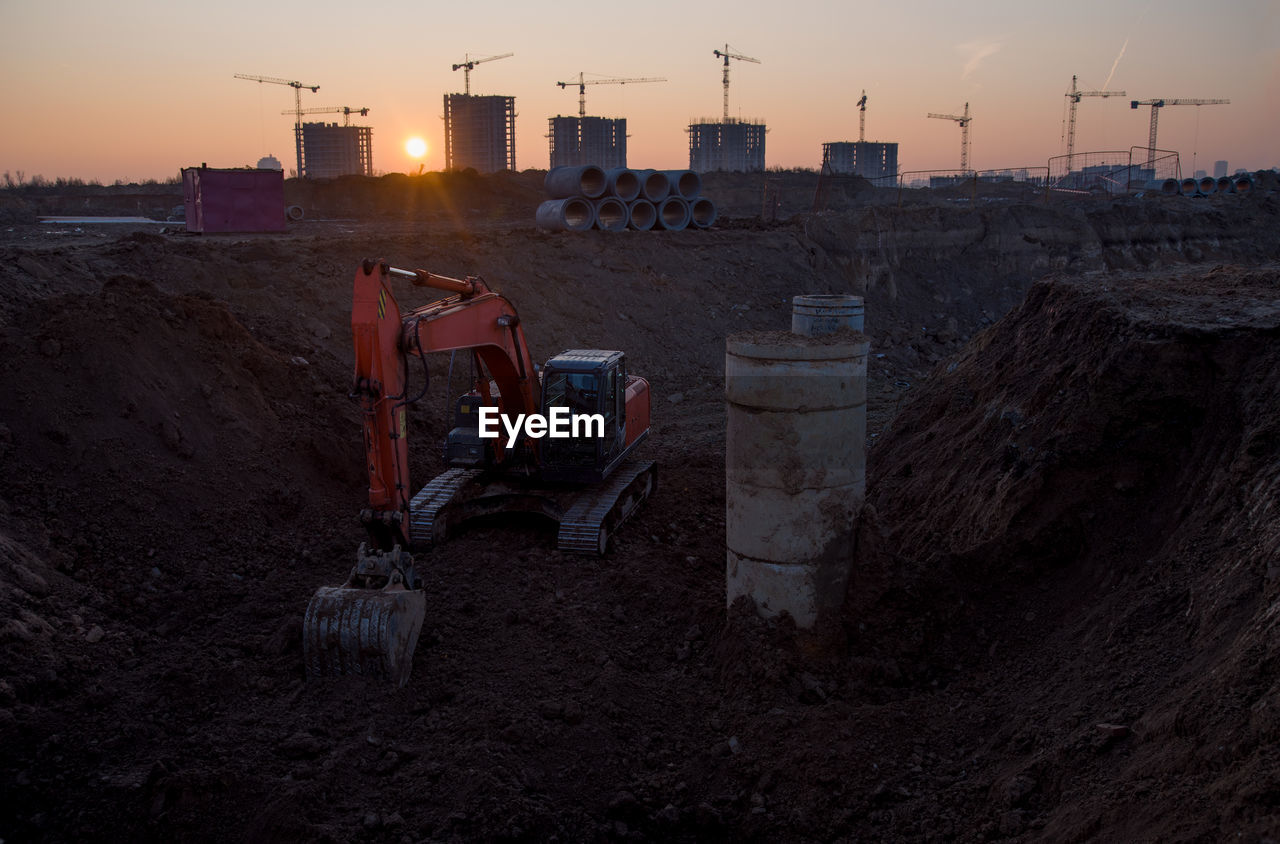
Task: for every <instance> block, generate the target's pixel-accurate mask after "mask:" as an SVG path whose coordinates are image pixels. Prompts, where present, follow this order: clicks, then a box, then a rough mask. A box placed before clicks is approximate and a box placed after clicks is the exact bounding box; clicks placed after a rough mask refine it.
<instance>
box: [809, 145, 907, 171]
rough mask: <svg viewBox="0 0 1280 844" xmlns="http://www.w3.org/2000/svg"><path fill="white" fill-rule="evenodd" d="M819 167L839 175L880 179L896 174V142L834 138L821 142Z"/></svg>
mask: <svg viewBox="0 0 1280 844" xmlns="http://www.w3.org/2000/svg"><path fill="white" fill-rule="evenodd" d="M822 169H823V171H824V172H829V173H834V174H836V175H839V176H862V177H863V178H864V179H883V178H885V177H889V176H897V175H898V145H897V144H891V143H882V142H879V141H834V142H832V143H826V144H823V145H822Z"/></svg>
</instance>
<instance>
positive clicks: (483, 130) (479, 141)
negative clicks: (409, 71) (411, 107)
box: [444, 94, 516, 173]
mask: <svg viewBox="0 0 1280 844" xmlns="http://www.w3.org/2000/svg"><path fill="white" fill-rule="evenodd" d="M444 162H445V163H444V166H445V169H446V170H465V169H467V168H468V167H471V168H474V169H476V170H478V171H479V172H481V173H495V172H497V171H499V170H514V169H516V98H515V97H502V96H484V97H479V96H472V95H470V94H445V95H444Z"/></svg>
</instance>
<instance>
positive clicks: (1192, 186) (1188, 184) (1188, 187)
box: [1178, 178, 1200, 196]
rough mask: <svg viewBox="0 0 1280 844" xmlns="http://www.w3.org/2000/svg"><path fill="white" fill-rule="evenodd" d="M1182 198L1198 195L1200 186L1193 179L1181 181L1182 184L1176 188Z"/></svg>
mask: <svg viewBox="0 0 1280 844" xmlns="http://www.w3.org/2000/svg"><path fill="white" fill-rule="evenodd" d="M1178 189H1179V190H1181V191H1182V195H1183V196H1196V195H1197V194H1199V193H1200V185H1199V183H1198V182H1196V180H1195V179H1191V178H1187V179H1183V180H1182V184H1181V185H1179V186H1178Z"/></svg>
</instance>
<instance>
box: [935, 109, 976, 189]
mask: <svg viewBox="0 0 1280 844" xmlns="http://www.w3.org/2000/svg"><path fill="white" fill-rule="evenodd" d="M929 116H930V117H936V118H938V119H939V120H954V121H956V122H957V123H959V124H960V169H961V171H963V172H965V173H968V172H969V123H970V121H972V120H973V118H972V117H970V116H969V104H968V103H965V104H964V114H934V113H932V112H930V113H929Z"/></svg>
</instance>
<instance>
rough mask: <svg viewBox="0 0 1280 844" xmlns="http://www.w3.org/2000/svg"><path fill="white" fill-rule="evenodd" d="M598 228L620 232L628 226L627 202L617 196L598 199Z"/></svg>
mask: <svg viewBox="0 0 1280 844" xmlns="http://www.w3.org/2000/svg"><path fill="white" fill-rule="evenodd" d="M595 206H596V228H598V229H600V231H605V232H620V231H622V230H624V229H625V228H626V227H627V204H626V203H625V202H623V201H622V200H621V199H618V198H617V197H616V196H606V197H605V198H604V199H597V200H596V201H595Z"/></svg>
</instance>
